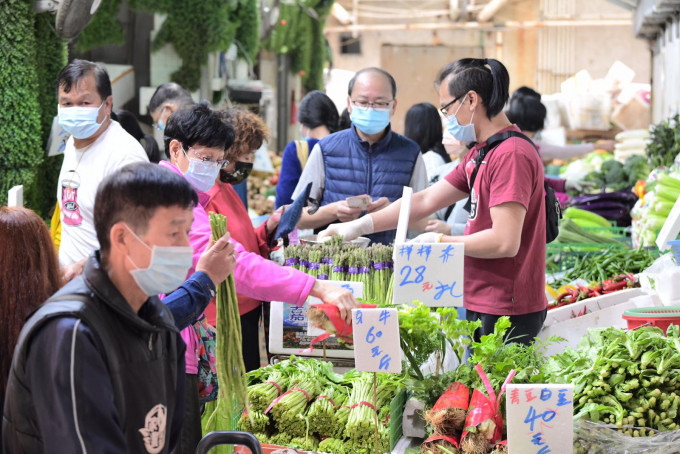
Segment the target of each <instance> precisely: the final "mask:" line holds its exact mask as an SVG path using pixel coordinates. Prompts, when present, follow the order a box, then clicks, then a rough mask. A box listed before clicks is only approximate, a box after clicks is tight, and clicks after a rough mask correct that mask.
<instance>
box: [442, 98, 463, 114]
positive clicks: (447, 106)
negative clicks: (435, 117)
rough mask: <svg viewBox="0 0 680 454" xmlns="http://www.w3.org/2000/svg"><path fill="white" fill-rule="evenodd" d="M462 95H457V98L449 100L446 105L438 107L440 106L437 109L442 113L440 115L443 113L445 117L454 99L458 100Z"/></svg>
mask: <svg viewBox="0 0 680 454" xmlns="http://www.w3.org/2000/svg"><path fill="white" fill-rule="evenodd" d="M462 97H463V96H459V97H457V98H454V100H453V101H451V102H450V103H448V104H447V105H445V106H443V107H440V108H439V111H440V112H441V113H442V115H444V116H445V117H447V116H448V115H449V112H448V109H449V107H451V106H452V105H453V104H454V103H455V102H456V101H458V100H459V99H460V98H462Z"/></svg>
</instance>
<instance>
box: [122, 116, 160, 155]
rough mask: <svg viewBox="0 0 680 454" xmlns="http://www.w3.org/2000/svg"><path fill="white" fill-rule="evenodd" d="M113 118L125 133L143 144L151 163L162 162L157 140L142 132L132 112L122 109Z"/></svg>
mask: <svg viewBox="0 0 680 454" xmlns="http://www.w3.org/2000/svg"><path fill="white" fill-rule="evenodd" d="M111 118H112V119H113V120H116V121H117V122H118V123H120V125H121V126H122V127H123V129H125V132H127V133H128V134H130V135H131V136H132V137H134V138H135V139H137V140H138V141H139V143H141V144H142V146H143V147H144V151H145V152H146V155H147V156H148V157H149V161H150V162H153V163H154V164H156V163H158V162H159V161H160V160H161V150H160V148H159V147H158V142H156V139H154V137H153V136H152V135H151V134H145V133H144V131H142V127H141V126H139V122H138V121H137V118H136V117H135V115H134V114H133V113H132V112H128V111H127V110H122V109H120V110H116V111H115V112H112V113H111Z"/></svg>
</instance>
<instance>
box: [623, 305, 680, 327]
mask: <svg viewBox="0 0 680 454" xmlns="http://www.w3.org/2000/svg"><path fill="white" fill-rule="evenodd" d="M623 318H624V319H625V320H626V321H627V322H628V329H635V328H639V327H641V326H643V325H644V326H647V325H651V326H656V327H657V328H659V329H661V330H663V332H664V333H665V332H666V330H667V329H668V327H669V326H670V325H680V306H664V307H637V308H634V309H628V310H627V311H625V312H624V313H623Z"/></svg>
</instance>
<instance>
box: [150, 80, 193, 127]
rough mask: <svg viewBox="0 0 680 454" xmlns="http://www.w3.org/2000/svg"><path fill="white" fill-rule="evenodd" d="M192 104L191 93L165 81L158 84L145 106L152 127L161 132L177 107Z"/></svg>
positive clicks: (178, 85)
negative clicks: (147, 104)
mask: <svg viewBox="0 0 680 454" xmlns="http://www.w3.org/2000/svg"><path fill="white" fill-rule="evenodd" d="M192 104H194V99H193V98H192V97H191V93H190V92H189V90H187V89H186V88H184V87H183V86H181V85H180V84H178V83H175V82H167V83H165V84H162V85H159V86H158V88H156V91H155V92H154V93H153V95H152V96H151V99H150V100H149V106H148V108H147V110H148V112H149V115H150V116H151V120H152V121H153V125H154V129H156V130H158V131H161V132H163V131H165V125H167V124H168V117H170V115H172V113H173V112H175V111H176V110H177V109H181V108H183V107H186V106H190V105H192Z"/></svg>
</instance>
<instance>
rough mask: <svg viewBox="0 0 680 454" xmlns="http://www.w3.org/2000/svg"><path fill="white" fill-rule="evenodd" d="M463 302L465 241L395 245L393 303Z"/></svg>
mask: <svg viewBox="0 0 680 454" xmlns="http://www.w3.org/2000/svg"><path fill="white" fill-rule="evenodd" d="M414 300H417V301H420V302H421V303H423V304H425V305H426V306H462V305H463V244H462V243H404V244H395V246H394V304H402V303H411V302H412V301H414Z"/></svg>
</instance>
